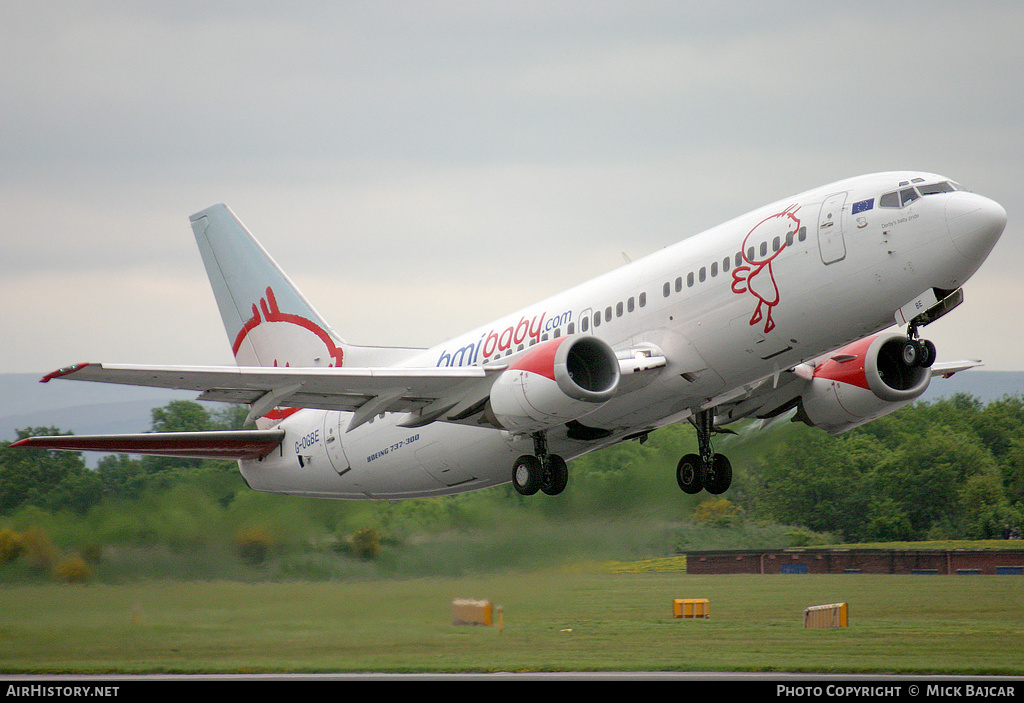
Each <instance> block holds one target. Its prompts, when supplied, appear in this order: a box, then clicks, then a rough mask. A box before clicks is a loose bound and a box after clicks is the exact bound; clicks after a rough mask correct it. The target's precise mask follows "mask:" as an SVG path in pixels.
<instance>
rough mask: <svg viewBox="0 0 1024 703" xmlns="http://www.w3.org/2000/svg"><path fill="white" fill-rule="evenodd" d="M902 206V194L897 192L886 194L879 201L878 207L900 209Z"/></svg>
mask: <svg viewBox="0 0 1024 703" xmlns="http://www.w3.org/2000/svg"><path fill="white" fill-rule="evenodd" d="M899 206H900V194H899V193H897V192H896V191H893V192H891V193H886V194H885V195H883V196H882V197H881V198H879V199H878V207H899Z"/></svg>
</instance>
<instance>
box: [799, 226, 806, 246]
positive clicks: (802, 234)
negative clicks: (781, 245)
mask: <svg viewBox="0 0 1024 703" xmlns="http://www.w3.org/2000/svg"><path fill="white" fill-rule="evenodd" d="M797 239H799V240H800V241H801V242H802V241H804V240H805V239H807V228H806V227H801V228H800V234H799V236H798V237H797Z"/></svg>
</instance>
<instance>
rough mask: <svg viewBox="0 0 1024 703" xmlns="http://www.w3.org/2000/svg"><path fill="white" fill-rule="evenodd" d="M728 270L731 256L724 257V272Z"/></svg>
mask: <svg viewBox="0 0 1024 703" xmlns="http://www.w3.org/2000/svg"><path fill="white" fill-rule="evenodd" d="M728 270H729V257H728V256H727V257H725V258H724V259H722V273H725V272H726V271H728Z"/></svg>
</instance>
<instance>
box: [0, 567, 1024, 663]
mask: <svg viewBox="0 0 1024 703" xmlns="http://www.w3.org/2000/svg"><path fill="white" fill-rule="evenodd" d="M1022 587H1024V582H1022V581H1021V578H1020V577H1014V576H869V575H843V576H806V575H805V576H689V575H685V574H680V573H671V572H655V573H643V572H641V573H636V572H625V573H624V572H613V571H610V570H608V569H604V568H601V567H598V566H594V567H593V568H577V569H572V570H551V571H544V572H536V573H527V574H510V575H487V576H479V577H465V578H451V579H444V578H424V579H409V580H368V581H364V582H333V583H308V582H295V583H280V582H277V583H258V584H242V583H235V582H195V581H192V582H170V581H167V582H149V583H146V584H142V585H88V586H59V585H17V586H3V587H0V601H2V603H3V607H2V609H0V642H2V646H0V671H2V672H4V673H70V672H74V673H139V672H180V673H185V672H187V673H212V672H449V671H467V672H481V671H488V672H490V671H529V672H533V671H574V670H577V671H587V670H611V671H615V670H619V671H627V670H641V671H670V670H691V671H797V672H842V673H857V672H869V673H886V672H902V673H915V674H968V675H983V674H1003V675H1021V674H1024V588H1022ZM456 598H474V599H487V600H490V601H491V602H492V603H493V604H494V605H495V606H496V607H498V606H500V607H501V614H502V620H503V626H502V627H501V628H499V627H498V626H497V625H495V626H492V627H483V626H465V625H453V624H452V622H451V603H452V600H454V599H456ZM673 598H708V599H709V600H710V606H711V618H710V619H708V620H681V619H674V618H673V617H672V599H673ZM835 602H846V603H848V604H849V613H850V625H849V627H847V628H841V629H829V630H824V629H821V630H812V629H804V627H803V611H804V608H806V607H808V606H812V605H822V604H827V603H835Z"/></svg>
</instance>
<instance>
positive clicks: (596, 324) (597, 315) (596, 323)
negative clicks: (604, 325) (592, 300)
mask: <svg viewBox="0 0 1024 703" xmlns="http://www.w3.org/2000/svg"><path fill="white" fill-rule="evenodd" d="M600 326H601V313H599V312H595V313H594V327H600Z"/></svg>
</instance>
